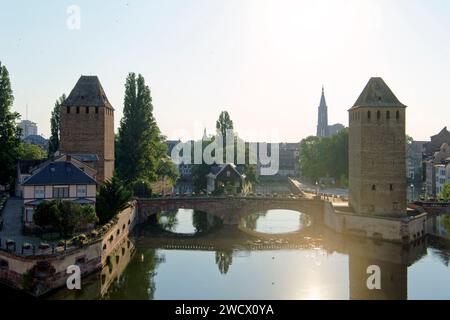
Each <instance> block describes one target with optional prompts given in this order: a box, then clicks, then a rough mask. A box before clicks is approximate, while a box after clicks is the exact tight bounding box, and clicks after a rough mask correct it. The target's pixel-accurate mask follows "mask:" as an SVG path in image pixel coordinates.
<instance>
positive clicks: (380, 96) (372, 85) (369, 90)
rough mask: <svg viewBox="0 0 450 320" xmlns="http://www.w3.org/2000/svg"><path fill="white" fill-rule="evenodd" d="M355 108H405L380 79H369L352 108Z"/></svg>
mask: <svg viewBox="0 0 450 320" xmlns="http://www.w3.org/2000/svg"><path fill="white" fill-rule="evenodd" d="M357 107H374V108H380V107H385V108H390V107H400V108H405V107H406V106H405V105H404V104H402V103H401V102H400V101H399V100H398V99H397V97H396V96H395V94H394V93H393V92H392V91H391V89H390V88H389V87H388V85H387V84H386V83H385V82H384V80H383V79H382V78H371V79H370V80H369V82H368V83H367V85H366V87H365V88H364V90H363V91H362V93H361V95H360V96H359V98H358V100H356V102H355V104H354V106H353V108H357Z"/></svg>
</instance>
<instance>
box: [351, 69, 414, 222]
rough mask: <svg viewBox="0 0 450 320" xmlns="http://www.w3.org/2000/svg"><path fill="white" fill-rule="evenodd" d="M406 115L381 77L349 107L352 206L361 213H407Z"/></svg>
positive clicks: (390, 214) (369, 84)
mask: <svg viewBox="0 0 450 320" xmlns="http://www.w3.org/2000/svg"><path fill="white" fill-rule="evenodd" d="M405 114H406V106H405V105H403V104H402V103H401V102H400V101H399V100H398V99H397V98H396V96H395V95H394V93H393V92H392V91H391V89H389V87H388V86H387V85H386V83H385V82H384V81H383V79H381V78H371V79H370V80H369V82H368V84H367V85H366V87H365V88H364V90H363V92H362V93H361V95H360V96H359V98H358V100H357V101H356V103H355V105H354V106H353V107H352V108H351V109H350V110H349V123H350V125H349V205H350V207H352V208H353V210H354V211H355V212H356V213H358V214H374V215H384V216H400V215H405V214H406V178H405V172H406V168H405V143H406V141H405V140H406V138H405Z"/></svg>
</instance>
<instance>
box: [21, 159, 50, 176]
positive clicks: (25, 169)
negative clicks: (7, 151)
mask: <svg viewBox="0 0 450 320" xmlns="http://www.w3.org/2000/svg"><path fill="white" fill-rule="evenodd" d="M45 161H47V159H42V160H20V161H19V163H18V166H19V170H20V173H21V174H31V172H32V170H33V169H34V168H36V167H38V166H39V165H40V164H42V163H44V162H45Z"/></svg>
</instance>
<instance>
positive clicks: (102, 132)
mask: <svg viewBox="0 0 450 320" xmlns="http://www.w3.org/2000/svg"><path fill="white" fill-rule="evenodd" d="M60 112H61V113H60V116H61V120H60V121H61V138H60V140H61V141H60V152H61V153H65V154H81V155H96V156H97V157H98V161H96V162H95V165H94V166H95V169H96V170H97V182H99V183H101V182H103V181H105V180H108V179H110V178H111V177H112V175H113V171H114V108H113V107H112V106H111V104H110V103H109V101H108V98H107V97H106V94H105V91H104V90H103V88H102V85H101V84H100V81H99V79H98V77H97V76H81V78H80V79H79V80H78V82H77V84H76V85H75V87H74V88H73V90H72V92H71V93H70V95H69V97H68V98H67V99H66V101H64V103H63V104H62V106H61V110H60Z"/></svg>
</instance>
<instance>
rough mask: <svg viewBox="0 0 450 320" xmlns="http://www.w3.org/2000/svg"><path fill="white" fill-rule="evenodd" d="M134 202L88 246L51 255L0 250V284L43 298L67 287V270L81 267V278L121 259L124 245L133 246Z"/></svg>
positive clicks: (135, 216)
mask: <svg viewBox="0 0 450 320" xmlns="http://www.w3.org/2000/svg"><path fill="white" fill-rule="evenodd" d="M136 218H137V209H136V205H135V203H133V205H132V206H131V207H130V208H128V209H126V210H124V211H123V212H121V213H120V214H119V215H118V217H117V219H115V220H114V222H111V223H110V225H109V229H108V230H107V231H106V232H105V233H104V234H103V235H102V236H101V237H99V238H98V239H95V240H93V241H91V242H90V243H89V244H87V245H85V246H82V247H79V248H75V249H71V250H67V251H66V252H62V253H61V252H57V253H54V254H48V255H35V256H33V255H20V254H17V253H12V252H8V251H3V250H2V251H0V282H1V283H3V284H6V285H8V286H10V287H13V288H15V289H21V290H25V291H28V292H29V293H31V294H33V295H35V296H40V295H43V294H45V293H47V292H49V291H51V290H53V289H56V288H60V287H62V286H65V285H66V281H67V278H68V277H69V276H70V275H69V274H67V268H68V267H69V266H71V265H78V266H79V267H80V269H81V273H82V276H85V275H88V274H90V273H93V272H96V271H100V270H102V269H103V267H104V266H105V265H107V264H109V262H110V259H117V256H119V257H120V255H121V253H120V251H123V246H127V247H130V245H131V244H130V243H129V242H128V241H129V240H128V235H129V233H130V232H131V231H132V230H133V228H134V226H135V225H136V220H137V219H136Z"/></svg>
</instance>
